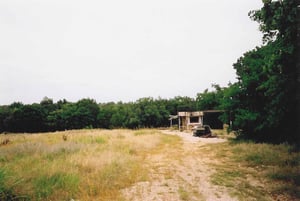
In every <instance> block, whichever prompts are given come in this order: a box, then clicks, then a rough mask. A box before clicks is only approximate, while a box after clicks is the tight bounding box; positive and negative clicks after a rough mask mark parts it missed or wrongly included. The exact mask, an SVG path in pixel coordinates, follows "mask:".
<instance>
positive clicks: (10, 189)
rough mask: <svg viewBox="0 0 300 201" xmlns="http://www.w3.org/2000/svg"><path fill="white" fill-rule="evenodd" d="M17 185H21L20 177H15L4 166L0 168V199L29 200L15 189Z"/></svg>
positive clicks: (4, 200)
mask: <svg viewBox="0 0 300 201" xmlns="http://www.w3.org/2000/svg"><path fill="white" fill-rule="evenodd" d="M19 185H22V179H15V178H14V177H13V176H12V175H11V174H10V173H9V172H8V171H7V170H6V169H5V168H0V200H3V201H6V200H7V201H9V200H16V201H29V200H30V199H29V197H27V196H25V195H18V194H17V192H16V191H15V187H17V186H19Z"/></svg>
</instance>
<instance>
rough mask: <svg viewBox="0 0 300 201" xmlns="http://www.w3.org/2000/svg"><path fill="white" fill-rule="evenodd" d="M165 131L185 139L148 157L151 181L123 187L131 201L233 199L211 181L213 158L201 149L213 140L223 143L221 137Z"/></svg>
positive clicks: (217, 200)
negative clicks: (196, 135) (178, 144)
mask: <svg viewBox="0 0 300 201" xmlns="http://www.w3.org/2000/svg"><path fill="white" fill-rule="evenodd" d="M162 132H163V133H164V134H169V135H178V136H180V137H181V138H182V142H183V143H182V144H181V145H180V146H179V147H166V148H164V149H163V151H162V152H159V153H156V154H154V155H149V156H148V157H147V158H146V161H147V168H149V169H150V179H149V181H145V182H139V183H136V184H135V185H133V186H132V187H130V188H127V189H124V190H123V195H124V197H125V198H126V199H127V200H130V201H140V200H144V201H153V200H155V201H179V200H191V201H199V200H206V201H230V200H236V199H235V198H232V197H230V196H229V194H228V192H227V189H226V188H224V187H220V186H216V185H213V184H211V183H210V176H211V175H212V174H213V173H214V171H215V170H214V169H212V168H211V167H210V166H209V163H210V162H212V161H213V158H210V157H209V155H207V154H205V153H201V152H200V151H199V148H200V147H201V146H204V145H206V144H210V143H222V142H225V141H226V140H224V139H218V138H198V137H193V136H192V135H191V133H183V132H174V131H162Z"/></svg>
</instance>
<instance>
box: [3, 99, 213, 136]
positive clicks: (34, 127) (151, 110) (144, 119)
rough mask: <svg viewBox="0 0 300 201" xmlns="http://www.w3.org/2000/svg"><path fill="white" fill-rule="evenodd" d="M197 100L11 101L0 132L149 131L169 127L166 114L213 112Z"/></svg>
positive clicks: (6, 108)
mask: <svg viewBox="0 0 300 201" xmlns="http://www.w3.org/2000/svg"><path fill="white" fill-rule="evenodd" d="M200 96H201V94H198V95H197V98H196V99H194V98H189V97H181V96H177V97H175V98H172V99H161V98H158V99H154V98H151V97H149V98H141V99H138V100H137V101H135V102H128V103H123V102H117V103H115V102H109V103H99V104H98V103H97V102H96V101H95V100H93V99H88V98H86V99H81V100H79V101H77V102H75V103H72V102H68V101H67V100H65V99H63V100H59V101H57V102H56V103H54V102H53V100H52V99H50V98H48V97H45V98H44V99H43V100H42V101H41V102H40V103H33V104H23V103H21V102H15V103H12V104H10V105H2V106H0V132H47V131H59V130H69V129H82V128H106V129H111V128H131V129H135V128H145V127H147V128H150V127H156V128H157V127H166V126H169V124H170V122H169V115H171V114H172V115H173V114H177V112H178V111H195V110H203V109H215V107H214V106H212V104H211V103H209V102H210V101H207V103H209V105H207V107H206V106H205V105H204V104H203V103H199V102H198V101H200V100H201V98H200Z"/></svg>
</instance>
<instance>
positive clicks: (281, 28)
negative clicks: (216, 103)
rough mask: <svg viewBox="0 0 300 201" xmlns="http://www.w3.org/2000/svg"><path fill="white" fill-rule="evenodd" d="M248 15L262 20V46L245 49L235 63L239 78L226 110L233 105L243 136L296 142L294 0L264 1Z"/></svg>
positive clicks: (295, 7) (237, 124)
mask: <svg viewBox="0 0 300 201" xmlns="http://www.w3.org/2000/svg"><path fill="white" fill-rule="evenodd" d="M250 16H251V18H252V19H253V20H255V21H258V22H259V23H260V30H261V31H262V32H263V33H264V37H263V41H264V45H263V46H262V47H257V48H256V49H254V50H252V51H249V52H247V53H245V54H244V55H243V57H241V58H240V59H239V60H238V61H237V63H235V64H234V68H235V69H236V72H237V76H238V82H237V84H236V85H237V86H235V85H234V87H232V89H233V92H234V94H233V95H234V96H232V97H230V98H233V99H231V100H230V101H231V102H230V101H228V100H226V101H225V102H226V104H227V109H230V108H231V109H234V110H231V115H232V116H233V119H234V125H235V126H236V127H237V128H239V129H241V131H242V132H241V133H242V135H244V136H246V137H249V138H252V139H257V140H263V141H273V142H282V141H286V140H287V141H294V140H296V138H297V134H295V133H296V132H295V125H296V122H295V119H296V113H295V112H294V111H295V103H296V98H295V94H296V58H297V57H296V51H295V50H296V47H295V44H296V36H297V23H296V20H297V19H296V16H297V3H296V1H295V0H283V1H270V0H269V1H264V6H263V7H262V8H261V9H260V10H256V11H251V12H250ZM226 104H223V105H226ZM225 108H226V107H225Z"/></svg>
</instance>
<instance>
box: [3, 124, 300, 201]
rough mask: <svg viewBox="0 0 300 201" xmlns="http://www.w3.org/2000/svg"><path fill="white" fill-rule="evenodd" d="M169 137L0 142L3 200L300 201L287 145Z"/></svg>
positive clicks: (298, 167) (47, 136) (11, 137)
mask: <svg viewBox="0 0 300 201" xmlns="http://www.w3.org/2000/svg"><path fill="white" fill-rule="evenodd" d="M165 133H166V132H162V131H159V130H155V129H142V130H98V129H93V130H73V131H64V132H54V133H43V134H8V135H0V144H1V145H0V200H1V201H2V200H33V201H35V200H52V201H61V200H66V201H71V200H74V201H75V200H78V201H79V200H80V201H85V200H100V201H101V200H114V201H127V200H128V201H129V200H132V201H133V200H146V201H147V200H149V201H150V200H164V201H165V200H170V201H171V200H172V201H173V200H195V201H196V200H299V199H300V193H299V192H300V187H299V185H300V174H299V172H300V154H299V152H297V151H295V150H294V148H293V147H291V146H289V145H285V144H283V145H268V144H254V143H251V142H238V141H235V140H232V139H231V138H232V136H230V135H224V134H223V132H222V131H215V133H216V134H218V135H219V136H220V137H221V138H229V141H226V140H223V139H219V140H218V139H200V138H193V137H192V136H190V134H186V135H187V137H189V138H185V137H183V136H184V134H183V135H177V134H176V132H174V131H172V132H171V131H170V132H169V134H165ZM170 133H171V134H170Z"/></svg>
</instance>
